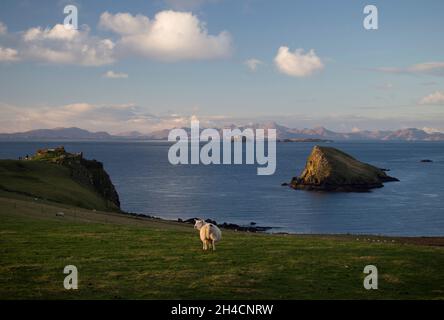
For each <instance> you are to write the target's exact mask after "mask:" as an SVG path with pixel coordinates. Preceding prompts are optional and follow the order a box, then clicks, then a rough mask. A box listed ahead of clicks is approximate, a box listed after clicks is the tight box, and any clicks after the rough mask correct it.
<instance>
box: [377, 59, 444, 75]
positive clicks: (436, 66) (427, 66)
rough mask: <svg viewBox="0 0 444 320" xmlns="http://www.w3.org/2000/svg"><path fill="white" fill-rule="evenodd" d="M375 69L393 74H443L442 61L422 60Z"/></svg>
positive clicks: (443, 64) (443, 65) (443, 63)
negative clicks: (397, 66)
mask: <svg viewBox="0 0 444 320" xmlns="http://www.w3.org/2000/svg"><path fill="white" fill-rule="evenodd" d="M376 71H380V72H385V73H393V74H411V75H433V76H441V77H443V76H444V62H424V63H418V64H415V65H412V66H409V67H405V68H395V67H381V68H376Z"/></svg>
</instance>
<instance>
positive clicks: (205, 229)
mask: <svg viewBox="0 0 444 320" xmlns="http://www.w3.org/2000/svg"><path fill="white" fill-rule="evenodd" d="M194 229H197V230H199V232H200V240H202V244H203V248H202V249H203V250H208V249H209V247H210V246H212V247H213V251H214V250H216V242H217V241H220V240H222V232H221V231H220V229H219V228H218V227H217V226H215V225H214V224H212V223H207V222H205V221H204V220H202V219H196V223H195V224H194Z"/></svg>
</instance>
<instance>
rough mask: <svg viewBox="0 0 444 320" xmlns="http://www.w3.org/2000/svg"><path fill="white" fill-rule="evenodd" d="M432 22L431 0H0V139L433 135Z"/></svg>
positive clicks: (439, 114) (441, 110)
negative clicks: (372, 13) (410, 130)
mask: <svg viewBox="0 0 444 320" xmlns="http://www.w3.org/2000/svg"><path fill="white" fill-rule="evenodd" d="M369 4H371V5H375V6H376V7H377V9H378V29H377V30H367V29H365V28H364V26H363V21H364V19H365V17H366V16H367V14H364V12H363V10H364V7H365V6H366V5H369ZM67 5H74V6H76V8H77V11H78V30H72V29H67V28H65V26H64V25H63V23H64V19H65V17H66V14H64V8H65V6H67ZM443 16H444V2H443V1H441V0H426V1H419V0H418V1H412V0H391V1H376V0H375V1H371V2H370V1H359V0H340V1H328V2H327V1H321V0H298V1H295V0H291V1H290V0H289V1H285V0H277V1H265V0H245V1H240V0H151V1H149V0H128V1H100V0H88V1H83V0H75V1H74V0H73V1H69V0H54V1H50V0H40V1H32V0H18V1H17V0H2V1H1V2H0V132H17V131H25V130H30V129H37V128H54V127H71V126H76V127H81V128H84V129H88V130H91V131H102V130H105V131H109V132H111V133H121V132H130V131H140V132H142V133H147V132H151V131H155V130H160V129H164V128H172V127H179V126H186V125H188V126H189V121H190V118H191V117H197V118H198V119H200V120H201V122H202V123H203V125H205V126H219V125H224V124H231V123H234V124H248V123H252V122H270V121H275V122H277V123H279V124H283V125H287V126H290V127H297V128H313V127H317V126H324V127H326V128H328V129H331V130H336V131H342V132H346V131H358V130H380V129H384V130H386V129H392V130H393V129H400V128H407V127H416V128H423V129H425V130H427V131H429V132H432V131H441V132H444V82H443V80H444V41H443V31H444V18H443Z"/></svg>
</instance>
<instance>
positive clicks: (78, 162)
mask: <svg viewBox="0 0 444 320" xmlns="http://www.w3.org/2000/svg"><path fill="white" fill-rule="evenodd" d="M29 160H35V161H46V162H51V163H55V164H59V165H62V166H64V167H66V168H68V169H69V170H70V174H71V178H72V179H73V180H75V181H77V182H78V183H80V184H82V185H84V186H87V187H89V188H92V189H93V190H94V191H95V192H96V193H98V194H99V195H100V196H101V197H102V198H104V199H105V200H107V201H109V202H111V203H112V205H114V206H116V207H117V208H119V209H120V200H119V195H118V194H117V191H116V189H115V187H114V185H113V183H112V182H111V179H110V177H109V175H108V173H107V172H106V171H105V169H104V168H103V164H102V163H101V162H99V161H96V160H87V159H84V158H83V154H82V153H76V154H73V153H69V152H66V151H65V148H64V147H59V148H55V149H41V150H38V151H37V153H36V154H35V155H34V156H32V157H30V158H29Z"/></svg>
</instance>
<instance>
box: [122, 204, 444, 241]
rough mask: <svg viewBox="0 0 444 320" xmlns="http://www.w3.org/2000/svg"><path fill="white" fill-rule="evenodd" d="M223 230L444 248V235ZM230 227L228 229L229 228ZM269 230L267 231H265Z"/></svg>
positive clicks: (144, 217) (185, 222) (223, 226)
mask: <svg viewBox="0 0 444 320" xmlns="http://www.w3.org/2000/svg"><path fill="white" fill-rule="evenodd" d="M123 215H126V216H128V217H130V218H135V219H142V220H148V221H151V220H155V221H160V222H165V223H175V224H177V223H178V224H182V225H188V226H192V225H193V223H192V222H191V220H194V219H197V218H190V219H185V220H184V219H181V218H178V219H177V220H172V219H165V218H161V217H157V216H151V215H144V214H139V213H129V212H124V213H123ZM206 221H207V222H210V223H214V222H216V221H214V220H211V219H206ZM214 224H216V225H217V226H218V227H220V228H221V229H223V230H229V231H233V232H244V233H254V234H260V235H269V236H294V237H298V236H300V237H313V238H317V237H320V238H347V239H350V238H356V241H363V242H374V243H402V244H415V245H425V246H439V247H444V235H442V236H402V235H383V234H367V233H362V234H361V233H293V232H267V230H271V229H276V228H275V227H262V226H243V225H237V224H234V223H229V222H224V223H222V224H218V223H214ZM227 226H228V227H227ZM263 229H267V230H263Z"/></svg>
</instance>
